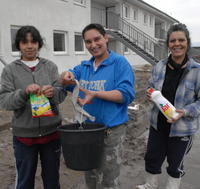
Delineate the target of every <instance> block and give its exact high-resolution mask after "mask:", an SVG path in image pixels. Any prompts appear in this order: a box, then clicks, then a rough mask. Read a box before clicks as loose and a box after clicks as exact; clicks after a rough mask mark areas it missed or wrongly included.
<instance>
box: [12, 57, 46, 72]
mask: <svg viewBox="0 0 200 189" xmlns="http://www.w3.org/2000/svg"><path fill="white" fill-rule="evenodd" d="M46 62H47V60H46V59H44V58H39V63H38V64H37V65H36V67H35V71H37V70H39V69H40V68H41V67H42V65H44V64H45V63H46ZM16 64H18V65H20V66H22V67H23V68H24V69H25V70H27V71H28V72H32V71H31V70H30V68H29V67H28V66H27V65H25V64H23V62H22V61H21V60H20V59H18V60H16Z"/></svg>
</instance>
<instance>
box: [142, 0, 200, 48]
mask: <svg viewBox="0 0 200 189" xmlns="http://www.w3.org/2000/svg"><path fill="white" fill-rule="evenodd" d="M144 1H145V2H147V3H148V4H150V5H152V6H154V7H156V8H158V9H159V10H161V11H163V12H165V13H167V14H168V15H170V16H172V17H173V18H175V19H177V20H178V21H180V22H182V23H184V24H186V25H187V27H188V29H189V31H190V36H191V39H192V43H194V44H196V43H197V42H198V44H199V45H200V0H144Z"/></svg>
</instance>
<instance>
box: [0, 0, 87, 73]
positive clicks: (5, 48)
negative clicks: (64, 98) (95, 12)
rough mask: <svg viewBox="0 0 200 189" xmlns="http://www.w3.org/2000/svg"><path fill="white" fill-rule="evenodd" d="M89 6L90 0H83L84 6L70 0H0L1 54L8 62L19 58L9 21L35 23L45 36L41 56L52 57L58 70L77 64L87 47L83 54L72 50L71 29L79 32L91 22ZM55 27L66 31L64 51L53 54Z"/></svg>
mask: <svg viewBox="0 0 200 189" xmlns="http://www.w3.org/2000/svg"><path fill="white" fill-rule="evenodd" d="M90 6H91V5H90V0H86V6H80V5H77V4H75V3H74V2H73V0H68V1H62V0H42V1H41V0H34V1H32V0H20V1H16V0H1V6H0V33H1V36H0V55H1V56H2V57H3V58H4V59H5V60H6V61H7V62H11V61H13V60H15V59H16V58H18V57H16V56H15V55H14V54H13V53H12V50H11V34H10V28H11V25H12V26H14V25H16V26H22V25H34V26H35V27H36V28H38V29H39V31H40V33H41V35H42V37H43V38H44V39H45V45H44V47H43V48H42V50H41V52H40V56H42V57H45V58H48V59H50V60H52V61H54V62H55V63H56V64H57V65H58V68H59V71H62V70H64V69H68V68H71V67H73V66H74V65H77V64H78V63H79V62H80V60H83V59H87V58H88V56H89V54H88V53H87V51H86V50H85V52H84V53H82V54H78V55H76V54H75V52H74V32H81V31H82V29H83V28H84V27H85V26H86V25H87V24H89V23H90ZM54 30H60V31H66V32H68V39H67V41H68V42H67V46H68V53H67V54H63V55H56V54H55V53H54V52H53V31H54ZM1 47H2V48H1ZM0 69H1V68H0ZM0 71H1V70H0Z"/></svg>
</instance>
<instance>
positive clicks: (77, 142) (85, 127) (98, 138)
mask: <svg viewBox="0 0 200 189" xmlns="http://www.w3.org/2000/svg"><path fill="white" fill-rule="evenodd" d="M105 129H106V127H105V126H104V125H101V124H96V123H84V124H82V128H80V124H68V125H63V126H61V127H59V129H58V130H59V131H60V133H61V145H62V152H63V156H64V160H65V163H66V166H67V167H68V168H70V169H73V170H81V171H86V170H90V169H95V168H98V166H99V164H100V159H101V155H102V152H103V146H104V130H105Z"/></svg>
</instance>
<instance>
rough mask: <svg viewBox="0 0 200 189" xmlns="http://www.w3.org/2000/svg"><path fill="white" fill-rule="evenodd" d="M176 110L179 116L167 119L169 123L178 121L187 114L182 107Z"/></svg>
mask: <svg viewBox="0 0 200 189" xmlns="http://www.w3.org/2000/svg"><path fill="white" fill-rule="evenodd" d="M176 112H178V113H179V114H178V116H177V117H175V118H172V119H170V120H167V122H168V123H175V122H176V121H178V120H179V119H181V118H182V117H184V116H185V111H184V110H181V109H176Z"/></svg>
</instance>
